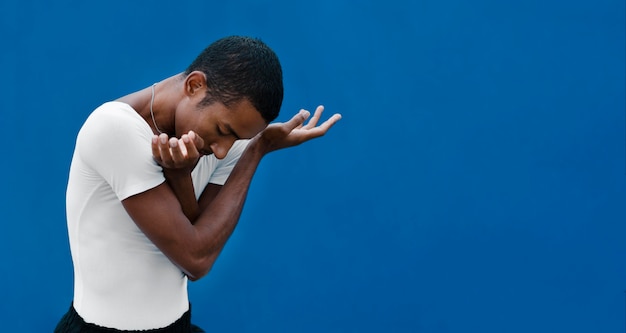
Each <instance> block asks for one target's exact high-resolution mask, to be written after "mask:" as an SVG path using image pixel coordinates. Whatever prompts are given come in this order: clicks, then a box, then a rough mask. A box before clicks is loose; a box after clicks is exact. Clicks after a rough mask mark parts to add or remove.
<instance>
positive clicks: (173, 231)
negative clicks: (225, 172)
mask: <svg viewBox="0 0 626 333" xmlns="http://www.w3.org/2000/svg"><path fill="white" fill-rule="evenodd" d="M307 117H308V112H300V113H299V114H298V115H296V116H294V117H293V118H292V119H291V120H290V121H289V122H286V123H282V124H280V123H279V124H271V125H270V126H268V128H267V129H265V130H264V131H263V132H261V133H260V134H259V135H257V136H256V137H254V138H253V139H251V140H250V143H249V144H248V147H247V148H246V150H245V151H244V153H243V154H242V156H241V158H240V160H239V162H238V163H237V165H236V166H235V168H234V169H233V171H232V172H231V174H230V177H229V178H228V180H227V181H226V183H225V184H224V185H223V186H222V188H221V189H220V190H219V192H217V194H216V195H215V197H214V198H213V199H212V200H211V202H210V203H209V204H208V206H207V207H206V208H205V209H203V210H202V211H201V213H200V214H199V216H198V218H197V219H196V221H195V223H193V224H192V223H190V222H194V221H189V219H188V218H187V217H186V216H185V214H184V213H183V212H182V210H181V206H180V203H179V202H178V200H177V198H176V196H175V194H174V193H173V192H172V190H171V188H170V187H169V186H168V185H167V184H165V183H164V184H161V185H159V186H157V187H155V188H153V189H150V190H148V191H145V192H143V193H140V194H137V195H134V196H131V197H129V198H127V199H125V200H123V201H122V203H123V205H124V207H125V209H126V210H127V212H128V213H129V215H130V216H131V217H132V218H133V220H134V221H135V223H136V224H137V226H138V227H139V228H140V229H141V230H142V231H143V232H144V234H146V236H147V237H148V238H149V239H150V240H151V241H152V242H153V243H154V244H155V245H156V246H157V247H158V248H159V249H160V250H161V251H162V252H163V253H164V254H165V255H166V256H168V257H169V258H170V260H171V261H172V262H174V263H175V264H176V265H178V266H179V267H180V268H181V270H183V271H184V272H185V273H186V274H187V275H188V276H189V278H190V279H192V280H196V279H199V278H200V277H202V276H204V275H205V274H207V273H208V271H209V270H210V269H211V267H212V266H213V263H214V262H215V260H216V259H217V256H218V255H219V253H220V252H221V250H222V248H223V247H224V245H225V243H226V241H227V240H228V238H229V237H230V235H231V234H232V232H233V230H234V229H235V226H236V225H237V222H238V221H239V216H240V215H241V211H242V210H243V205H244V202H245V199H246V196H247V193H248V188H249V186H250V183H251V180H252V177H253V175H254V173H255V171H256V169H257V166H258V164H259V162H260V161H261V159H262V157H263V156H264V155H266V154H267V153H269V152H271V151H274V150H277V149H282V148H286V147H291V146H295V145H298V144H300V143H303V142H306V141H308V140H310V139H313V138H316V137H319V136H322V135H324V134H325V133H326V131H328V129H329V128H330V127H331V126H332V125H333V124H334V123H335V122H337V121H338V120H339V119H340V116H339V115H335V116H333V117H331V118H330V119H329V120H327V121H326V122H324V123H323V124H321V125H319V126H316V122H317V119H319V114H318V113H317V112H316V114H315V115H314V117H313V118H312V119H311V121H310V122H309V124H307V125H306V126H303V125H302V124H303V122H304V121H305V120H306V118H307Z"/></svg>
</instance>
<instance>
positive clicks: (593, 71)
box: [0, 0, 626, 333]
mask: <svg viewBox="0 0 626 333" xmlns="http://www.w3.org/2000/svg"><path fill="white" fill-rule="evenodd" d="M625 30H626V29H625V5H624V1H621V0H620V1H612V0H598V1H578V0H573V1H556V0H552V1H538V0H528V1H518V2H504V1H496V0H475V1H467V0H466V1H461V0H442V1H432V0H429V1H362V2H357V1H354V2H347V1H337V0H333V1H330V0H320V1H308V2H296V1H239V2H235V1H232V2H230V1H219V2H218V1H184V0H180V1H133V2H131V1H103V2H100V3H99V2H87V1H68V0H63V1H21V0H20V1H18V0H9V1H3V2H1V3H0V37H1V38H2V44H3V48H2V49H3V50H2V52H0V66H1V69H2V74H3V75H2V80H1V81H0V94H1V98H0V112H1V115H0V128H1V129H2V132H3V145H2V146H3V149H2V151H3V153H2V156H3V157H2V163H1V165H2V166H1V168H2V170H1V171H2V177H0V184H1V186H2V192H3V193H4V195H5V197H4V199H3V200H1V201H0V208H1V210H2V222H3V223H2V226H3V228H2V229H3V230H2V232H0V256H1V257H0V260H1V262H2V277H1V278H0V279H1V280H0V283H1V285H2V295H3V297H2V302H0V318H1V321H2V323H3V326H4V327H5V328H4V329H3V330H4V331H6V332H17V331H20V332H48V331H51V330H52V328H53V327H54V325H55V324H56V322H57V321H58V319H59V318H60V317H61V316H62V314H63V313H64V312H65V311H66V310H67V307H68V306H69V303H70V301H71V298H72V283H73V277H72V264H71V258H70V253H69V245H68V241H67V234H66V229H65V197H64V196H65V185H66V181H67V172H68V168H69V163H70V158H71V154H72V150H73V144H74V138H75V135H76V133H77V131H78V129H79V127H80V125H81V123H82V122H83V121H84V119H85V118H86V117H87V115H88V114H89V113H90V112H91V110H92V109H94V108H95V107H96V106H98V105H99V104H101V103H103V102H105V101H108V100H111V99H115V98H117V97H119V96H122V95H125V94H127V93H129V92H132V91H135V90H138V89H142V88H144V87H147V86H149V85H150V84H152V83H153V82H155V81H158V80H161V79H163V78H165V77H168V76H170V75H173V74H176V73H178V72H180V71H182V70H184V68H185V67H186V66H187V65H188V63H189V62H191V60H192V59H193V58H194V57H195V56H196V55H197V53H199V52H200V51H201V50H202V49H203V48H204V47H205V46H206V45H208V44H209V43H211V42H213V41H214V40H216V39H218V38H220V37H223V36H226V35H232V34H240V35H250V36H254V37H260V38H261V39H263V40H264V41H265V42H266V43H268V44H269V45H270V46H271V47H272V48H273V49H274V50H275V51H276V52H277V53H278V55H279V57H280V58H281V61H282V64H283V69H284V80H285V88H286V96H285V100H284V103H283V112H282V113H281V116H280V117H279V120H286V119H288V118H289V117H290V116H291V115H292V114H293V113H295V112H296V111H297V110H298V109H300V108H307V109H309V110H313V109H314V108H315V106H317V105H318V104H324V105H325V106H326V109H327V112H328V113H329V114H330V113H335V112H340V113H342V114H343V116H344V118H343V120H341V122H340V123H338V124H337V126H336V127H335V128H333V130H332V131H331V132H330V133H328V135H327V136H325V137H323V138H321V139H318V140H316V141H313V142H310V143H307V144H306V145H303V146H300V147H297V148H292V149H289V150H285V151H280V152H276V153H273V154H271V155H269V156H268V157H267V158H265V159H264V161H263V162H262V165H261V166H260V168H259V170H258V173H257V175H256V176H255V178H254V181H253V184H252V189H251V192H250V195H249V198H248V201H247V204H246V207H245V209H244V213H243V215H242V218H241V221H240V224H239V227H238V228H237V230H236V231H235V233H234V234H233V236H232V238H231V240H230V241H229V243H228V244H227V246H226V249H225V250H224V252H223V254H222V256H221V257H220V259H219V260H218V262H217V264H216V265H215V267H214V269H213V271H212V272H211V273H210V274H209V275H208V276H207V277H205V278H204V279H202V280H200V281H198V282H195V283H191V284H190V293H191V296H190V297H191V300H192V303H193V305H194V314H193V316H194V321H195V322H196V323H198V324H199V325H201V326H203V327H205V328H206V329H208V331H214V332H494V333H495V332H498V333H499V332H524V333H526V332H623V331H624V330H625V329H626V328H625V327H624V323H625V320H626V315H625V310H626V309H625V299H626V294H625V293H624V292H625V290H626V262H625V260H626V241H625V237H626V223H625V222H626V209H625V204H626V163H625V155H626V147H625V141H626V135H625V131H624V127H625V123H626V119H625V118H626V117H625V111H624V110H625V65H624V59H625ZM7 325H8V326H7Z"/></svg>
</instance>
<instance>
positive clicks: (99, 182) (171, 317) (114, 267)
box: [66, 102, 247, 330]
mask: <svg viewBox="0 0 626 333" xmlns="http://www.w3.org/2000/svg"><path fill="white" fill-rule="evenodd" d="M152 135H153V133H152V130H151V129H150V127H149V126H148V124H147V123H146V122H145V121H144V120H143V118H142V117H141V116H140V115H139V114H138V113H137V112H136V111H135V110H134V109H133V108H132V107H131V106H129V105H128V104H125V103H121V102H109V103H105V104H103V105H102V106H100V107H99V108H97V109H96V110H94V112H93V113H92V114H91V115H90V116H89V118H88V119H87V120H86V121H85V123H84V125H83V127H82V128H81V130H80V132H79V133H78V137H77V140H76V147H75V150H74V156H73V158H72V164H71V167H70V174H69V182H68V186H67V197H66V199H67V227H68V233H69V242H70V250H71V252H72V261H73V264H74V308H75V309H76V311H77V312H78V314H79V315H80V316H81V317H83V318H84V319H85V321H86V322H89V323H94V324H97V325H99V326H104V327H110V328H116V329H120V330H145V329H154V328H161V327H165V326H168V325H169V324H171V323H173V322H174V321H176V320H177V319H178V318H180V317H181V316H182V314H183V313H185V312H186V311H187V310H188V309H189V300H188V298H187V277H186V276H185V275H184V274H183V273H182V272H181V270H180V269H179V268H178V267H176V265H174V264H173V263H172V262H171V261H170V260H169V259H168V258H167V257H166V256H165V255H164V254H163V253H162V252H161V251H160V250H159V249H158V248H157V247H156V246H155V245H154V244H153V243H152V242H151V241H150V240H149V239H148V238H147V237H146V236H145V235H144V234H143V233H142V232H141V230H139V228H138V227H137V225H136V224H135V223H134V221H133V220H132V219H131V218H130V216H129V215H128V213H127V212H126V210H125V209H124V207H123V206H122V203H121V201H122V200H124V199H126V198H128V197H130V196H132V195H135V194H138V193H141V192H144V191H146V190H149V189H151V188H154V187H156V186H157V185H159V184H161V183H163V182H164V181H165V178H164V176H163V172H162V168H161V167H160V166H159V165H158V164H157V163H156V162H155V161H154V159H153V158H152V150H151V140H152ZM246 144H247V140H241V141H237V142H235V144H234V145H233V148H231V150H230V151H229V153H228V155H227V156H226V158H224V159H223V160H218V159H216V158H215V157H214V156H213V155H209V156H204V157H202V158H201V159H200V161H199V162H198V165H197V166H196V168H195V169H194V171H193V172H192V178H193V183H194V189H195V191H196V197H199V196H200V194H201V193H202V190H203V189H204V187H205V186H206V185H207V184H208V183H209V182H210V183H214V184H219V185H222V184H224V182H225V181H226V179H227V178H228V175H229V174H230V172H231V171H232V168H233V167H234V165H235V164H236V163H237V161H238V160H239V157H240V156H241V154H242V152H243V150H244V149H245V146H246Z"/></svg>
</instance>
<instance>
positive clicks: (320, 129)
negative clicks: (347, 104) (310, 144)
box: [307, 113, 341, 138]
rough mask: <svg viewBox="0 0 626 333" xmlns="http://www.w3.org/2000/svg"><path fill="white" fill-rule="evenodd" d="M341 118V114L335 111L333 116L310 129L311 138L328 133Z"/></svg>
mask: <svg viewBox="0 0 626 333" xmlns="http://www.w3.org/2000/svg"><path fill="white" fill-rule="evenodd" d="M339 120H341V114H339V113H335V114H334V115H333V116H332V117H330V118H328V120H326V121H325V122H323V123H322V124H320V125H319V126H317V127H315V128H312V129H310V130H309V131H308V132H307V133H308V135H309V137H311V138H314V137H319V136H322V135H324V134H326V132H328V130H329V129H330V128H331V127H333V125H335V124H336V123H337V122H338V121H339Z"/></svg>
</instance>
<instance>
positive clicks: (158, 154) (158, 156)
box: [152, 135, 161, 163]
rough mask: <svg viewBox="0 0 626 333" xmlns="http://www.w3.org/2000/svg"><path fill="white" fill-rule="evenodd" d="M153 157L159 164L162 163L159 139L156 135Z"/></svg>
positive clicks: (153, 141) (153, 137) (153, 142)
mask: <svg viewBox="0 0 626 333" xmlns="http://www.w3.org/2000/svg"><path fill="white" fill-rule="evenodd" d="M152 157H154V159H155V160H156V161H157V162H158V163H161V152H160V151H159V137H158V136H156V135H153V136H152Z"/></svg>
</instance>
